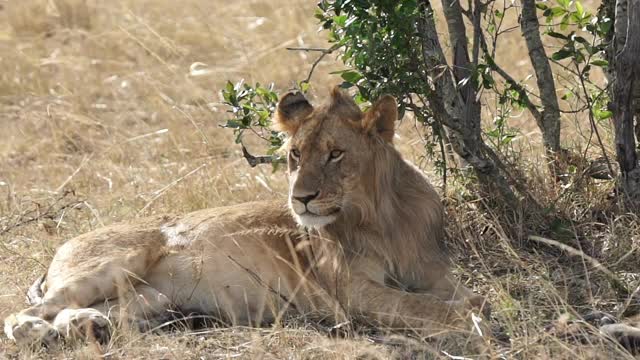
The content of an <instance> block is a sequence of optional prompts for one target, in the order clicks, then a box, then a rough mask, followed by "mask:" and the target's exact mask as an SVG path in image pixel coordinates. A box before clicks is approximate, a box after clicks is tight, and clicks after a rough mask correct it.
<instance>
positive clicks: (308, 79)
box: [287, 44, 342, 84]
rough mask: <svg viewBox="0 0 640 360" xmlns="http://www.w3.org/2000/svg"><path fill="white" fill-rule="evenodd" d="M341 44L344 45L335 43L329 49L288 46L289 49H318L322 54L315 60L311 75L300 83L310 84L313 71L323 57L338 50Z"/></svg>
mask: <svg viewBox="0 0 640 360" xmlns="http://www.w3.org/2000/svg"><path fill="white" fill-rule="evenodd" d="M340 46H342V45H341V44H334V45H333V46H331V47H330V48H328V49H321V48H304V47H288V48H287V50H289V51H307V52H309V51H316V52H320V56H318V58H317V59H316V60H315V61H314V62H313V64H311V70H309V75H307V78H306V79H304V80H302V81H301V82H300V84H308V83H309V81H311V76H313V71H314V70H315V69H316V66H318V64H319V63H320V61H322V59H324V57H325V56H327V55H329V54H331V53H332V52H334V51H336V50H337V49H338V48H340Z"/></svg>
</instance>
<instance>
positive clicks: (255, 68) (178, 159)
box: [0, 0, 638, 359]
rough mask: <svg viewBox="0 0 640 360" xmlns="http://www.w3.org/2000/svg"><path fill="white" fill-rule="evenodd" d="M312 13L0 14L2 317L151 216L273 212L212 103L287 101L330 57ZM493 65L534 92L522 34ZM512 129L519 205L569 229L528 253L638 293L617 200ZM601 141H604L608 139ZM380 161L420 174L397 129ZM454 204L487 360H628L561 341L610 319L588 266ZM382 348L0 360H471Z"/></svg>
mask: <svg viewBox="0 0 640 360" xmlns="http://www.w3.org/2000/svg"><path fill="white" fill-rule="evenodd" d="M85 4H86V6H85ZM587 5H589V6H590V8H592V9H593V8H595V6H596V5H597V4H594V3H591V4H587ZM313 11H314V3H313V2H311V1H301V0H293V1H291V0H290V1H283V0H272V1H257V0H239V1H233V2H225V1H207V0H186V1H181V2H175V1H167V0H111V1H92V0H89V1H87V2H85V1H82V0H51V1H47V0H21V1H18V0H9V1H7V0H2V1H0V199H1V200H0V274H1V276H0V318H4V317H6V316H7V315H8V314H10V313H12V312H15V311H17V310H19V309H21V308H23V307H24V306H25V303H24V301H25V300H24V299H25V296H24V294H25V291H26V289H27V288H28V287H29V285H31V283H32V282H33V280H34V279H36V278H37V277H38V276H39V275H41V274H42V273H43V271H44V270H45V269H46V265H47V264H48V262H49V260H50V258H51V257H52V255H53V253H54V251H55V249H56V248H57V246H58V245H60V244H61V243H62V242H64V241H65V240H66V239H69V238H71V237H73V236H76V235H78V234H81V233H84V232H86V231H89V230H91V229H94V228H97V227H100V226H103V225H106V224H111V223H114V222H117V221H120V220H123V219H130V218H135V217H140V216H145V215H150V214H158V213H166V212H178V213H182V212H188V211H193V210H196V209H201V208H206V207H215V206H221V205H227V204H233V203H238V202H243V201H249V200H256V199H268V198H274V197H285V196H286V178H285V175H284V174H283V172H281V171H279V172H275V173H274V172H272V169H271V168H270V167H268V166H263V167H257V168H250V167H249V166H248V165H247V164H246V162H245V160H244V159H243V158H242V157H241V153H240V149H239V148H238V146H237V145H235V144H234V143H233V135H232V134H231V132H230V131H229V130H224V129H221V128H220V127H219V125H220V124H222V123H223V122H224V120H225V118H226V115H225V111H226V109H225V108H224V106H222V104H221V103H220V101H221V99H220V96H219V91H220V89H221V88H222V87H223V86H224V84H225V82H226V80H227V79H232V80H239V79H245V80H246V81H247V82H251V83H252V82H255V81H260V82H262V83H267V82H271V81H273V82H275V84H276V86H277V88H278V89H282V90H286V89H288V88H289V87H290V86H291V85H292V84H293V82H294V81H296V80H298V81H299V80H301V79H304V78H305V77H306V76H307V74H308V71H309V68H310V64H311V62H312V61H313V60H314V59H315V56H317V55H315V54H313V53H304V52H292V51H288V50H286V48H287V47H305V46H312V47H326V46H327V44H326V41H325V38H324V34H323V33H318V31H317V27H318V26H317V24H316V22H315V20H314V19H313V16H312V15H313ZM510 21H512V22H513V24H515V19H510ZM440 25H441V26H442V25H443V24H442V22H441V23H440ZM444 43H445V44H446V41H444ZM501 46H502V47H501V49H500V51H499V54H498V56H497V58H498V59H502V60H501V63H502V64H503V66H504V67H505V68H507V69H508V70H510V71H512V72H513V74H514V75H515V76H516V77H518V78H520V79H523V78H525V77H526V76H527V74H529V73H531V69H530V67H529V61H528V59H527V58H526V52H525V50H524V48H523V46H522V42H521V39H520V35H519V33H518V31H517V29H516V31H514V32H513V33H511V34H508V35H507V38H506V42H505V43H503V44H502V45H501ZM499 61H500V60H499ZM337 69H341V66H340V63H339V61H338V60H335V56H328V57H327V58H326V59H325V61H324V62H322V63H321V64H320V65H319V66H318V68H317V69H316V71H315V73H314V78H313V82H312V83H313V91H312V93H314V94H315V95H316V96H317V97H318V98H322V97H323V96H324V95H325V94H326V91H327V90H328V89H329V87H330V86H331V85H333V84H336V83H338V82H339V79H338V78H337V77H332V76H331V75H330V74H329V73H330V72H331V71H332V70H337ZM485 105H486V106H485V109H486V111H485V112H486V114H487V118H488V119H490V118H491V112H492V110H491V109H492V107H491V104H490V103H489V102H487V103H486V104H485ZM510 121H511V125H513V126H518V127H519V132H520V136H519V137H518V138H517V139H516V142H515V143H516V144H517V147H516V149H517V150H518V151H519V152H521V155H522V168H523V169H524V171H527V172H530V173H531V174H533V175H532V176H530V178H532V179H533V180H532V181H533V182H534V184H533V185H534V186H532V189H533V190H532V191H533V193H534V195H535V196H536V197H537V198H538V199H541V200H543V201H545V202H547V203H553V204H556V206H557V208H558V209H560V211H561V212H562V213H563V214H566V218H567V219H568V220H565V221H558V222H556V223H553V224H552V226H550V227H549V226H547V227H540V229H539V233H536V234H533V235H540V236H543V237H545V238H550V239H555V240H558V241H562V242H564V243H568V244H570V245H571V246H572V247H573V248H577V249H578V252H577V253H578V254H588V255H590V256H591V257H592V258H594V259H596V260H597V261H599V262H600V263H601V264H603V265H604V266H605V267H606V268H608V269H609V270H611V271H613V273H614V274H615V277H616V278H617V279H618V280H619V281H620V282H622V283H623V284H624V285H625V286H627V287H629V288H630V289H631V290H633V289H634V288H635V286H637V282H636V277H637V275H636V274H635V272H636V271H637V268H638V264H637V261H636V258H637V255H636V253H635V251H636V249H637V246H638V240H637V235H636V234H638V223H637V222H636V220H635V218H634V217H632V216H630V215H627V216H619V215H616V216H614V215H611V214H613V213H612V212H611V211H609V210H610V209H611V208H613V207H614V206H613V205H614V204H612V203H611V200H610V198H609V196H608V195H609V194H610V193H611V191H612V189H613V183H612V182H609V181H601V182H597V181H593V180H588V179H586V178H584V177H582V176H580V174H579V172H578V173H576V175H574V178H572V180H570V181H569V182H568V183H567V185H565V186H564V187H561V186H559V185H558V184H556V183H554V182H549V181H548V180H546V179H547V178H548V177H547V176H545V174H544V172H545V170H544V169H545V165H544V164H543V163H542V160H541V154H540V152H539V148H540V146H539V141H540V140H539V133H538V132H537V131H536V128H535V126H534V123H533V121H532V120H531V119H530V118H528V117H527V116H526V115H518V116H516V117H514V119H512V120H510ZM563 131H565V138H566V139H569V141H568V142H567V144H566V145H570V146H572V147H575V148H577V149H579V150H581V151H584V150H585V147H586V143H587V142H586V140H585V139H587V138H588V137H589V135H590V134H589V129H588V127H584V119H582V118H580V116H578V115H572V114H569V115H566V116H565V118H564V119H563ZM602 131H603V132H604V135H605V141H608V139H609V138H610V136H609V134H610V131H609V130H608V129H606V128H603V129H602ZM567 133H569V134H571V135H566V134H567ZM395 142H396V144H398V146H399V148H400V149H401V151H402V152H403V153H404V154H405V156H406V157H407V158H408V159H410V160H412V161H414V162H416V163H419V164H420V165H421V167H423V168H424V169H425V170H427V171H431V170H430V169H431V163H430V161H429V159H424V158H423V154H424V152H423V149H422V146H421V144H422V141H421V139H420V132H416V130H415V128H414V123H413V122H412V120H411V118H409V117H408V118H406V119H405V120H404V121H403V122H402V123H401V125H400V130H399V137H398V138H397V139H396V140H395ZM251 145H253V146H254V148H253V149H252V150H253V152H256V153H259V152H260V151H261V148H260V147H259V146H258V143H257V142H256V143H255V144H251ZM591 149H592V150H590V151H594V150H593V147H592V148H591ZM587 150H588V149H587ZM607 150H608V151H609V155H611V154H612V153H611V149H610V148H607ZM587 152H589V151H587ZM433 179H434V183H436V184H439V181H438V180H439V179H438V176H436V175H435V174H434V175H433ZM461 189H462V188H461V187H457V186H455V184H453V185H450V186H449V187H448V188H447V191H446V193H445V194H443V195H444V197H445V202H446V204H447V209H448V212H449V214H448V215H449V216H448V219H449V224H448V232H449V247H450V248H451V253H452V256H453V257H454V264H455V267H456V273H457V274H458V275H459V276H460V277H461V278H462V279H463V281H464V282H465V283H467V285H468V286H470V287H472V288H474V290H475V291H476V292H478V293H481V294H485V295H486V296H488V297H489V299H490V300H491V303H492V307H493V316H492V319H491V324H492V327H493V328H494V330H495V332H496V334H497V337H498V338H500V341H501V342H499V343H498V345H496V346H495V347H494V350H493V351H494V352H493V356H494V357H504V358H522V359H530V358H550V359H558V358H571V359H574V358H625V357H629V358H630V357H631V355H630V354H628V353H626V352H625V351H624V350H623V349H622V348H620V347H619V346H617V345H616V344H614V343H612V342H610V341H609V340H608V339H605V338H604V337H602V336H599V335H598V332H597V330H596V329H595V328H593V327H590V326H588V325H584V326H581V327H580V330H579V331H578V332H576V333H574V334H573V335H569V336H567V335H566V334H562V333H563V331H562V329H563V327H566V326H569V324H570V321H572V320H573V319H576V318H578V317H579V315H582V314H585V313H587V312H589V311H590V310H591V309H598V310H606V311H610V312H612V313H614V314H620V313H621V312H622V311H623V310H624V308H625V304H624V299H620V298H619V296H618V295H617V294H616V291H615V290H616V289H615V287H612V286H611V284H612V283H613V284H615V282H613V281H611V280H610V277H611V276H609V275H606V272H605V271H602V270H598V267H597V266H594V262H593V261H591V260H590V259H591V258H588V259H589V260H585V259H587V258H586V257H585V256H582V255H580V256H572V255H571V253H566V252H565V253H563V252H561V251H559V250H558V249H556V248H555V247H553V246H542V245H540V244H538V243H536V242H532V241H530V240H529V237H528V236H529V235H532V234H530V233H525V232H524V231H521V229H525V228H528V229H531V228H536V226H535V224H533V225H532V224H523V223H522V222H521V221H520V220H519V219H520V218H522V219H525V217H519V216H516V217H515V218H513V217H511V218H509V219H508V220H505V219H504V218H502V216H501V214H498V213H487V212H481V211H480V210H479V209H480V207H479V206H478V204H477V203H473V202H466V201H465V197H464V195H465V194H464V192H463V191H462V190H461ZM525 225H526V226H525ZM574 255H575V254H574ZM621 304H622V305H621ZM551 324H555V327H553V329H551V327H550V325H551ZM379 339H380V338H379V337H372V336H370V334H369V333H367V332H360V333H353V334H348V336H343V337H338V338H334V337H330V336H328V335H327V334H326V332H324V330H323V328H322V327H320V326H316V325H314V324H313V323H309V322H305V321H303V320H301V319H297V320H292V321H288V322H285V323H283V324H276V325H274V326H273V327H272V328H268V329H245V328H223V327H218V328H215V327H214V328H208V329H199V330H188V329H185V330H184V331H172V332H168V333H164V334H144V335H141V334H137V333H134V332H132V331H130V330H127V329H125V328H118V329H116V331H115V333H114V336H113V337H112V340H111V342H110V344H108V345H107V346H105V347H103V348H99V347H98V346H97V345H92V344H88V345H87V344H84V343H77V344H65V345H64V346H63V347H62V348H60V349H49V350H45V349H37V350H34V351H23V352H19V351H18V349H17V348H16V347H15V346H14V345H13V344H12V343H10V342H9V341H8V340H7V339H6V338H5V337H2V339H0V358H4V357H7V358H31V357H41V358H96V357H99V356H106V357H109V358H122V359H131V358H151V359H160V358H163V359H172V358H176V359H185V358H187V359H191V358H194V359H195V358H207V359H213V358H231V357H233V358H235V357H239V358H251V359H252V358H270V359H271V358H273V359H281V358H305V359H306V358H317V359H331V358H336V359H338V358H340V359H341V358H390V357H395V358H407V357H412V358H447V357H449V355H448V354H451V355H467V356H469V357H473V354H465V353H463V352H460V353H456V351H457V350H456V347H451V348H449V347H447V344H446V343H444V344H443V343H438V342H434V341H421V340H419V339H416V338H413V337H411V336H410V335H409V336H405V335H401V334H397V335H393V336H388V337H387V338H386V340H385V341H380V340H379Z"/></svg>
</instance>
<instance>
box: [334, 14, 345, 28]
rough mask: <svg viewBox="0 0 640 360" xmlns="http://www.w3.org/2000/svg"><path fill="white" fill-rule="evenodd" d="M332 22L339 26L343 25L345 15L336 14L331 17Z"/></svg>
mask: <svg viewBox="0 0 640 360" xmlns="http://www.w3.org/2000/svg"><path fill="white" fill-rule="evenodd" d="M333 22H334V23H336V25H338V26H339V27H344V26H345V24H346V23H347V15H338V16H334V17H333Z"/></svg>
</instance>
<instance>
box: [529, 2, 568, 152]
mask: <svg viewBox="0 0 640 360" xmlns="http://www.w3.org/2000/svg"><path fill="white" fill-rule="evenodd" d="M520 25H521V29H522V35H523V36H524V39H525V43H526V45H527V49H528V52H529V59H530V60H531V64H532V65H533V69H534V71H535V74H536V81H537V85H538V89H539V90H540V101H541V102H542V107H543V110H542V122H541V124H538V125H539V126H540V125H542V126H541V127H540V129H541V130H542V140H543V142H544V145H545V148H546V149H547V151H550V152H552V153H558V152H559V151H560V150H561V148H560V111H559V109H560V107H559V106H558V96H557V94H556V87H555V80H554V79H553V72H552V71H551V65H549V58H548V57H547V54H546V53H545V50H544V47H543V45H542V40H541V38H540V29H539V27H540V23H539V22H538V17H537V15H536V2H535V0H523V1H522V18H521V20H520Z"/></svg>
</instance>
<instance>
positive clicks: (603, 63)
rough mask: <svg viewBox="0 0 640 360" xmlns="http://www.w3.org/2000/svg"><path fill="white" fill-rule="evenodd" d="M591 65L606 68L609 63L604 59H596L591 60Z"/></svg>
mask: <svg viewBox="0 0 640 360" xmlns="http://www.w3.org/2000/svg"><path fill="white" fill-rule="evenodd" d="M591 65H595V66H600V67H606V66H609V62H608V61H607V60H604V59H596V60H591Z"/></svg>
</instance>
